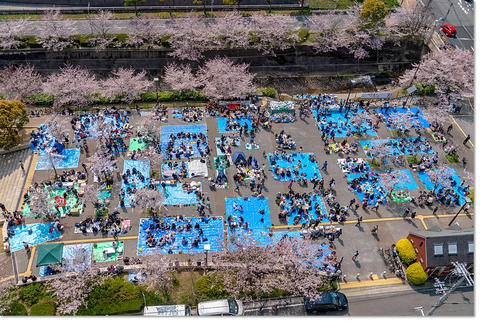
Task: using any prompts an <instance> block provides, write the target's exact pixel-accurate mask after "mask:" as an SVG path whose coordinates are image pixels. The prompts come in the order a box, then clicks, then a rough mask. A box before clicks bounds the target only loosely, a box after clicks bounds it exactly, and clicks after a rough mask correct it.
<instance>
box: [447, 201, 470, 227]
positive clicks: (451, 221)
mask: <svg viewBox="0 0 480 322" xmlns="http://www.w3.org/2000/svg"><path fill="white" fill-rule="evenodd" d="M466 205H467V203H466V202H465V203H464V204H463V206H462V208H460V209H459V210H458V212H457V214H456V215H455V216H454V217H453V218H452V220H450V222H449V223H448V227H450V226H451V225H452V224H453V222H454V221H455V219H457V217H458V215H459V214H460V213H461V212H462V210H463V208H465V206H466Z"/></svg>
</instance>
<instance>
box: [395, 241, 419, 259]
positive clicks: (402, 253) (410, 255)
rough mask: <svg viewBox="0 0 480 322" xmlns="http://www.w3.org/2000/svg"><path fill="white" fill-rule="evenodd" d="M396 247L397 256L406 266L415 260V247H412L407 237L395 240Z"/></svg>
mask: <svg viewBox="0 0 480 322" xmlns="http://www.w3.org/2000/svg"><path fill="white" fill-rule="evenodd" d="M396 247H397V252H398V256H399V257H400V259H401V260H402V262H403V263H404V264H405V266H408V265H410V264H411V263H413V262H415V261H416V260H417V254H416V253H415V249H414V248H413V245H412V243H411V242H410V241H409V240H408V239H406V238H404V239H400V240H399V241H398V242H397V245H396Z"/></svg>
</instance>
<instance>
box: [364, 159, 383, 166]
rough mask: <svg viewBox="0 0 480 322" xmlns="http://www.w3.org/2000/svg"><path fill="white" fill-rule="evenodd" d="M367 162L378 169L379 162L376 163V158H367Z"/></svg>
mask: <svg viewBox="0 0 480 322" xmlns="http://www.w3.org/2000/svg"><path fill="white" fill-rule="evenodd" d="M367 162H368V163H370V165H371V166H373V167H377V168H379V167H380V166H381V164H380V161H378V160H377V159H376V158H369V159H367Z"/></svg>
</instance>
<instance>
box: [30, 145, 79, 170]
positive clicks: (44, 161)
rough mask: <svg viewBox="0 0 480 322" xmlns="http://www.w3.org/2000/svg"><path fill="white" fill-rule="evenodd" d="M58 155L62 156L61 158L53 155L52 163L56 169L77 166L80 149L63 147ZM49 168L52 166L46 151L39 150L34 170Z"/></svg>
mask: <svg viewBox="0 0 480 322" xmlns="http://www.w3.org/2000/svg"><path fill="white" fill-rule="evenodd" d="M60 155H61V156H62V158H60V157H53V163H54V165H55V168H56V169H66V168H76V167H78V160H79V159H80V149H65V150H63V151H62V153H60ZM50 169H53V167H52V163H51V162H50V159H49V157H48V154H47V152H40V153H39V155H38V161H37V165H36V167H35V170H50Z"/></svg>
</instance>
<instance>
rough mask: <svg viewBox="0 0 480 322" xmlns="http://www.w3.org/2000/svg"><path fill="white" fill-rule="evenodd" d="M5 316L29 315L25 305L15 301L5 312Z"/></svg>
mask: <svg viewBox="0 0 480 322" xmlns="http://www.w3.org/2000/svg"><path fill="white" fill-rule="evenodd" d="M3 315H6V316H19V315H22V316H23V315H28V314H27V309H26V308H25V305H23V304H22V303H20V302H19V301H18V300H14V301H12V302H11V303H10V305H9V306H8V308H7V309H6V310H5V312H3Z"/></svg>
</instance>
